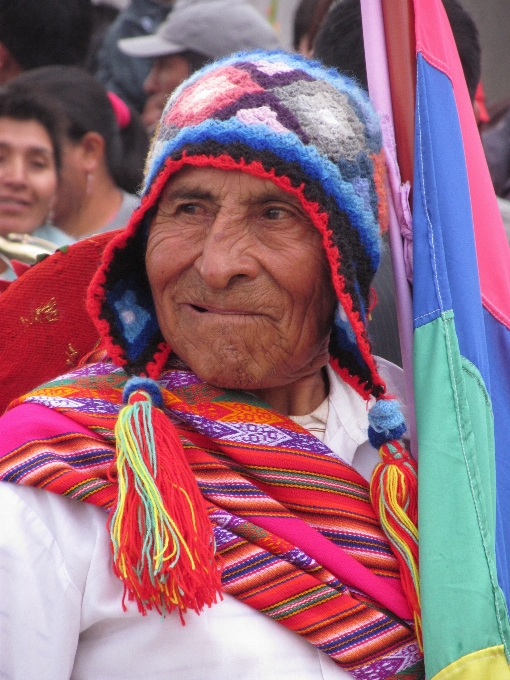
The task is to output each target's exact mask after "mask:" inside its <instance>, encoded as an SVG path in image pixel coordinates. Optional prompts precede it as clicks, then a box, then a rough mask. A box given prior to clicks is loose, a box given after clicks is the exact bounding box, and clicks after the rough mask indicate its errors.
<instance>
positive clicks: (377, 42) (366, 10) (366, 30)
mask: <svg viewBox="0 0 510 680" xmlns="http://www.w3.org/2000/svg"><path fill="white" fill-rule="evenodd" d="M361 15H362V19H363V42H364V45H365V60H366V64H367V77H368V90H369V93H370V99H371V100H372V103H373V105H374V107H375V109H376V111H377V113H378V114H379V115H380V116H381V128H382V133H383V146H384V153H385V155H386V166H387V168H388V178H389V184H390V188H391V193H389V198H390V199H391V200H389V218H390V220H389V229H388V235H389V239H390V246H391V262H392V265H393V278H394V282H395V298H396V304H397V319H398V333H399V337H400V349H401V352H402V364H403V368H404V379H405V390H406V403H407V407H408V413H407V419H406V420H407V425H408V427H409V437H410V446H411V453H412V454H413V456H414V457H415V458H417V456H418V441H417V438H416V415H415V409H414V382H413V302H412V298H411V291H410V289H409V284H408V279H411V275H412V257H410V254H409V253H410V252H412V221H411V213H410V210H409V203H408V193H409V187H407V186H405V185H403V184H402V181H401V178H400V170H399V167H398V162H397V155H396V145H395V132H394V128H393V110H392V106H391V93H390V80H389V74H388V61H387V57H386V43H385V37H384V22H383V15H382V6H381V0H361Z"/></svg>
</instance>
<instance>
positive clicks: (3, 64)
mask: <svg viewBox="0 0 510 680" xmlns="http://www.w3.org/2000/svg"><path fill="white" fill-rule="evenodd" d="M22 72H23V69H22V68H21V66H20V65H19V64H18V62H17V61H16V59H15V58H14V57H13V56H12V54H11V53H10V52H9V50H8V49H7V47H6V46H5V45H4V43H3V42H0V85H3V84H4V83H6V82H7V81H8V80H12V79H13V78H16V76H18V75H19V74H20V73H22Z"/></svg>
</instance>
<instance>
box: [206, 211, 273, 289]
mask: <svg viewBox="0 0 510 680" xmlns="http://www.w3.org/2000/svg"><path fill="white" fill-rule="evenodd" d="M195 268H196V269H197V270H198V272H199V274H200V276H201V277H202V279H203V280H204V282H205V283H206V284H207V285H208V286H210V287H211V288H214V289H216V290H221V289H224V288H226V287H227V286H228V284H229V283H230V282H231V281H232V280H233V279H234V278H236V277H247V278H250V279H254V278H255V277H256V276H257V274H258V272H259V270H260V265H259V262H258V260H257V258H256V255H255V253H254V243H253V239H252V238H251V237H250V234H249V232H248V231H247V229H246V226H245V224H244V223H243V222H239V221H236V223H235V224H232V221H231V220H229V217H228V216H217V217H216V219H215V220H214V223H213V224H212V226H211V227H210V229H209V230H208V232H207V235H206V236H205V238H204V242H203V247H202V252H201V254H200V255H199V257H198V258H197V259H196V261H195Z"/></svg>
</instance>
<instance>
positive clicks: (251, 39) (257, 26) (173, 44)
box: [117, 0, 280, 59]
mask: <svg viewBox="0 0 510 680" xmlns="http://www.w3.org/2000/svg"><path fill="white" fill-rule="evenodd" d="M117 44H118V46H119V49H120V50H121V51H122V52H124V53H125V54H129V55H130V56H133V57H161V56H165V55H168V54H179V53H180V52H186V51H187V50H192V51H193V52H198V53H200V54H203V55H205V56H206V57H210V58H211V59H216V58H218V57H223V56H226V55H228V54H230V53H232V52H238V51H242V50H253V49H257V48H260V49H268V50H272V49H278V48H279V46H280V45H279V41H278V37H277V35H276V33H275V31H274V29H273V28H272V26H271V24H270V23H269V22H268V21H267V20H266V19H265V18H264V17H263V16H262V15H261V13H260V12H259V11H258V10H257V9H255V8H254V7H252V6H251V5H250V4H248V3H247V2H244V1H243V0H207V1H204V0H202V1H201V2H188V3H180V2H178V3H177V4H176V6H175V8H174V9H173V10H172V11H171V12H170V14H169V15H168V16H167V18H166V19H165V21H164V22H163V23H162V24H161V25H160V26H159V27H158V30H157V31H156V33H153V34H152V35H145V36H139V37H136V38H124V39H122V40H119V41H118V43H117Z"/></svg>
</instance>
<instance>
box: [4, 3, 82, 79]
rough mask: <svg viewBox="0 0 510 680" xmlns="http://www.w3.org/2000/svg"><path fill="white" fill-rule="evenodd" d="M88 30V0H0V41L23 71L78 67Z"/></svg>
mask: <svg viewBox="0 0 510 680" xmlns="http://www.w3.org/2000/svg"><path fill="white" fill-rule="evenodd" d="M91 30H92V3H91V0H0V42H2V43H3V44H4V45H5V47H6V48H7V49H8V50H9V52H10V53H11V55H12V56H13V57H14V59H15V60H16V61H17V62H18V64H19V65H20V66H21V68H22V69H24V70H28V69H32V68H38V67H39V66H48V65H50V64H82V63H83V62H84V60H85V56H86V54H87V49H88V46H89V41H90V35H91Z"/></svg>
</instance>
